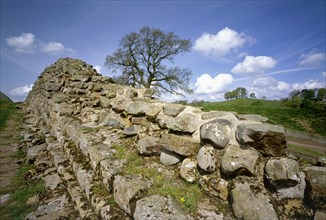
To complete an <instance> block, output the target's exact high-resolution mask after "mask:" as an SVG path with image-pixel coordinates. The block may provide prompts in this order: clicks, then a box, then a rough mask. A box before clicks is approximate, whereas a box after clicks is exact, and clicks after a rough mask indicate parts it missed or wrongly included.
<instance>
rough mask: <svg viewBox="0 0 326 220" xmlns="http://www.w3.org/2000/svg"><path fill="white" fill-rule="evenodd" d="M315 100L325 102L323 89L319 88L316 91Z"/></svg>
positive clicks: (325, 96) (325, 97)
mask: <svg viewBox="0 0 326 220" xmlns="http://www.w3.org/2000/svg"><path fill="white" fill-rule="evenodd" d="M317 100H318V101H323V100H326V89H325V88H319V89H318V92H317Z"/></svg>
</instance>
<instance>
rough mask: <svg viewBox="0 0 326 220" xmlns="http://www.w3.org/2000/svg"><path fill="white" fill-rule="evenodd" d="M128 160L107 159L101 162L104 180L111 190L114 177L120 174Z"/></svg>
mask: <svg viewBox="0 0 326 220" xmlns="http://www.w3.org/2000/svg"><path fill="white" fill-rule="evenodd" d="M127 162H128V161H127V160H126V159H117V160H112V159H107V160H102V161H101V162H100V169H101V174H102V177H103V182H104V183H105V185H106V186H107V188H108V189H109V190H111V188H112V183H113V177H114V176H115V175H116V174H118V173H119V172H120V171H121V169H122V168H123V166H124V165H125V164H126V163H127Z"/></svg>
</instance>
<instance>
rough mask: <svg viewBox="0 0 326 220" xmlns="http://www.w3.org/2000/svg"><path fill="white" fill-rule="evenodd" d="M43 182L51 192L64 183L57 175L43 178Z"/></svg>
mask: <svg viewBox="0 0 326 220" xmlns="http://www.w3.org/2000/svg"><path fill="white" fill-rule="evenodd" d="M43 181H44V184H45V187H46V188H49V189H50V190H54V189H55V188H57V187H58V185H59V184H60V183H61V182H62V181H61V178H60V176H59V175H58V174H56V173H54V174H52V175H48V176H45V177H43Z"/></svg>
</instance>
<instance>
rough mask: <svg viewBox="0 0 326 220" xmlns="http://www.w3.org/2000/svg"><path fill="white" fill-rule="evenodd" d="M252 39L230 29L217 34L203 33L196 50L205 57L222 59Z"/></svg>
mask: <svg viewBox="0 0 326 220" xmlns="http://www.w3.org/2000/svg"><path fill="white" fill-rule="evenodd" d="M252 41H253V40H252V38H251V37H249V36H247V35H246V34H244V33H238V32H236V31H235V30H232V29H230V28H228V27H225V28H224V29H222V30H220V31H219V32H217V34H215V35H214V34H209V33H203V34H202V35H201V36H200V37H199V38H197V39H196V41H195V45H194V47H193V49H194V50H197V51H199V52H201V53H203V54H205V55H213V56H214V57H221V56H224V55H227V54H228V53H230V52H231V51H237V50H238V49H239V48H241V47H243V46H244V45H245V44H246V43H248V42H252Z"/></svg>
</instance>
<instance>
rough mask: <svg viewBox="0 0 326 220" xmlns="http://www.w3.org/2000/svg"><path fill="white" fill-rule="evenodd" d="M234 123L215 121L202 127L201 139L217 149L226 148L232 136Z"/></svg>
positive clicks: (222, 120)
mask: <svg viewBox="0 0 326 220" xmlns="http://www.w3.org/2000/svg"><path fill="white" fill-rule="evenodd" d="M231 126H232V122H230V121H229V120H226V119H215V120H213V121H210V122H207V123H205V124H203V125H202V126H201V127H200V139H201V141H202V142H203V143H209V144H211V145H212V146H213V147H215V148H219V149H221V148H225V147H226V146H227V144H228V143H229V141H230V138H231V135H232V127H231Z"/></svg>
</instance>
